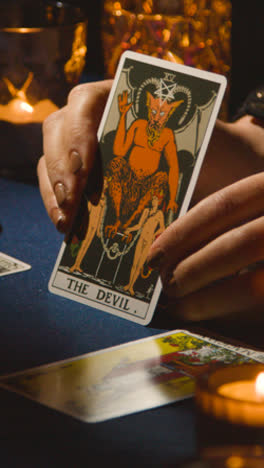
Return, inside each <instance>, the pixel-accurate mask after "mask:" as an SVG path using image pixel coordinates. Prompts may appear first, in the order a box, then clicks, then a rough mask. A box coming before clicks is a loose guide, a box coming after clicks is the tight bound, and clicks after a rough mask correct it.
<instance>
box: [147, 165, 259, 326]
mask: <svg viewBox="0 0 264 468" xmlns="http://www.w3.org/2000/svg"><path fill="white" fill-rule="evenodd" d="M263 200H264V173H260V174H256V175H253V176H250V177H248V178H245V179H243V180H241V181H239V182H237V183H235V184H233V185H230V186H228V187H226V188H224V189H222V190H221V191H218V192H216V193H214V194H212V195H210V196H209V197H207V198H205V199H204V200H203V201H201V202H200V203H198V204H197V205H196V206H194V207H193V208H192V209H191V210H190V211H189V212H188V213H187V214H185V215H184V216H182V217H180V218H179V219H178V220H176V221H175V222H173V223H172V224H171V225H170V226H169V227H168V228H167V229H166V230H165V231H164V232H163V233H162V234H161V235H160V236H159V238H158V239H156V240H155V242H154V243H153V245H152V247H151V250H150V254H149V258H148V263H149V266H150V267H151V268H156V269H158V270H159V272H160V275H161V280H162V283H163V289H164V292H165V294H166V295H167V296H168V297H169V298H170V302H171V305H170V309H171V311H173V313H174V315H175V316H176V317H177V316H178V317H181V318H183V319H185V320H203V319H211V318H214V317H218V316H223V315H226V314H231V313H237V312H241V311H245V310H248V309H251V310H252V309H256V308H258V307H259V306H262V307H263V305H264V266H263V267H259V268H258V269H254V270H252V271H247V272H246V273H243V274H238V273H239V272H241V271H242V270H243V269H245V268H247V267H248V266H249V265H253V264H254V263H255V262H258V261H261V260H263V259H264V216H263V205H264V201H263Z"/></svg>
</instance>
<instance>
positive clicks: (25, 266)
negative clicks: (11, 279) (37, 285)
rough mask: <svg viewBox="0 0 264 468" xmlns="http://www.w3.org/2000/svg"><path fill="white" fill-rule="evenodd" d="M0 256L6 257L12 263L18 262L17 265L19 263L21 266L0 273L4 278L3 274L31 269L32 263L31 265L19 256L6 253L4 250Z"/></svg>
mask: <svg viewBox="0 0 264 468" xmlns="http://www.w3.org/2000/svg"><path fill="white" fill-rule="evenodd" d="M0 258H6V259H7V260H9V261H11V262H12V263H16V264H17V265H19V268H16V269H15V270H12V271H8V272H5V273H0V278H2V277H3V276H8V275H14V274H16V273H20V272H21V271H27V270H30V269H31V265H29V264H28V263H25V262H22V261H21V260H19V259H18V258H15V257H11V256H10V255H7V254H5V253H4V252H0Z"/></svg>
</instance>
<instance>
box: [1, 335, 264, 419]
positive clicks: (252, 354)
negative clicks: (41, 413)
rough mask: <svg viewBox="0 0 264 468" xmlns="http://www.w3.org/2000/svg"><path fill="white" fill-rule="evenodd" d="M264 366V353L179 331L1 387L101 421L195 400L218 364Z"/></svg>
mask: <svg viewBox="0 0 264 468" xmlns="http://www.w3.org/2000/svg"><path fill="white" fill-rule="evenodd" d="M250 362H264V353H263V352H256V351H252V350H248V349H244V348H238V347H234V346H231V345H229V344H225V343H222V342H220V341H215V340H212V339H210V338H205V337H203V336H200V335H197V334H193V333H190V332H188V331H185V330H175V331H170V332H167V333H163V334H161V335H156V336H154V337H149V338H144V339H142V340H139V341H134V342H130V343H126V344H124V345H120V346H116V347H113V348H108V349H105V350H101V351H96V352H93V353H89V354H86V355H83V356H78V357H75V358H73V359H67V360H65V361H60V362H55V363H52V364H47V365H43V366H40V367H36V368H34V369H29V370H26V371H23V372H18V373H15V374H11V375H7V376H4V377H2V378H0V387H2V388H5V389H7V390H10V391H13V392H16V393H19V394H21V395H24V396H25V397H27V398H30V399H31V400H35V401H37V402H39V403H41V404H43V405H46V406H48V407H50V408H53V409H56V410H58V411H61V412H63V413H66V414H68V415H70V416H73V417H74V418H77V419H80V420H82V421H84V422H100V421H105V420H108V419H111V418H116V417H119V416H124V415H128V414H132V413H135V412H138V411H143V410H147V409H151V408H156V407H159V406H162V405H166V404H169V403H172V402H175V401H178V400H182V399H185V398H189V397H191V396H192V395H193V392H194V384H195V378H196V376H197V375H198V374H200V373H202V372H205V371H206V370H207V369H208V366H210V365H211V364H212V363H219V364H221V363H222V364H225V365H229V364H230V365H232V364H236V365H237V364H243V363H250Z"/></svg>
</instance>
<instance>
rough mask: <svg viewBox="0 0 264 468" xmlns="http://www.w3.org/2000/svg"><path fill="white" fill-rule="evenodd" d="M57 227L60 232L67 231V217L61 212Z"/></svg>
mask: <svg viewBox="0 0 264 468" xmlns="http://www.w3.org/2000/svg"><path fill="white" fill-rule="evenodd" d="M56 228H57V230H58V231H59V232H62V233H64V232H65V217H64V216H63V215H62V214H60V215H59V217H58V220H57V223H56Z"/></svg>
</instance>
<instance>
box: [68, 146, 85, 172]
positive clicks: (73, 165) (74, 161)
mask: <svg viewBox="0 0 264 468" xmlns="http://www.w3.org/2000/svg"><path fill="white" fill-rule="evenodd" d="M82 165H83V162H82V159H81V156H80V155H79V153H78V152H77V151H72V152H71V154H70V171H71V172H72V174H76V173H77V172H78V171H79V170H80V169H81V167H82Z"/></svg>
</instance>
